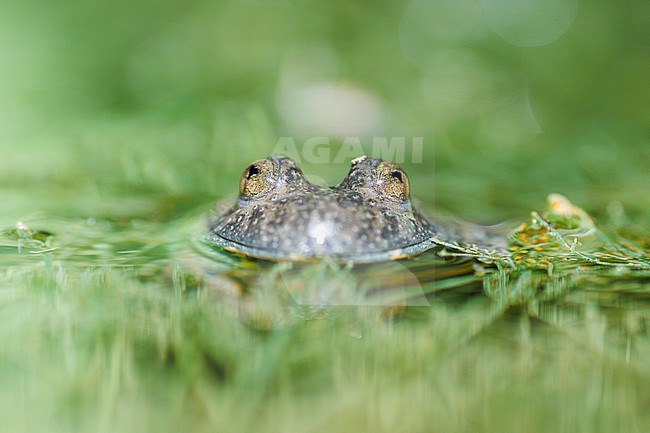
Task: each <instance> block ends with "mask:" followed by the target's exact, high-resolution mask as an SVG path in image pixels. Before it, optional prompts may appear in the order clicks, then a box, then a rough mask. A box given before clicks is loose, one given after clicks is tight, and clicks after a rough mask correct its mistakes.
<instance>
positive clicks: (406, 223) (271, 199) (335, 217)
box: [208, 157, 440, 262]
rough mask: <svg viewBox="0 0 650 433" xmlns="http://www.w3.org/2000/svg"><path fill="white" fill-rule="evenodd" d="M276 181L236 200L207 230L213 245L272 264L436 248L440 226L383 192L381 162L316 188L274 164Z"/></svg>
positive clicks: (293, 169) (356, 166)
mask: <svg viewBox="0 0 650 433" xmlns="http://www.w3.org/2000/svg"><path fill="white" fill-rule="evenodd" d="M270 160H271V161H273V162H274V163H275V164H277V169H278V171H277V173H278V176H277V180H276V181H275V185H274V187H273V188H272V189H271V190H270V191H269V192H268V193H266V194H264V195H262V196H260V197H256V198H252V199H244V198H241V197H240V198H239V199H238V201H237V203H236V204H235V206H233V207H232V208H231V209H229V210H228V211H227V212H225V213H224V214H222V215H218V216H217V217H216V218H215V219H214V220H213V221H211V223H210V226H209V230H210V231H209V235H208V240H209V242H211V243H213V244H215V245H217V246H220V247H222V248H225V249H227V250H230V251H235V252H238V253H242V254H245V255H248V256H252V257H257V258H261V259H267V260H282V259H289V260H300V259H310V258H315V257H326V256H327V257H333V258H335V259H342V260H346V261H353V262H371V261H380V260H388V259H397V258H402V257H408V256H412V255H415V254H419V253H421V252H423V251H425V250H427V249H430V248H431V247H433V246H434V245H435V243H434V241H433V240H432V237H433V236H434V235H435V234H436V233H439V231H440V228H438V227H435V226H434V225H433V224H432V223H430V222H428V221H427V220H426V219H424V218H423V217H422V216H421V215H420V214H419V213H418V212H417V211H416V210H415V209H414V208H413V205H412V203H411V201H410V200H408V199H407V200H406V201H399V200H395V199H394V198H391V197H386V196H385V194H381V193H380V192H379V191H378V189H377V188H376V185H375V184H374V182H375V181H374V180H373V176H372V168H373V167H374V166H375V165H376V164H378V163H380V162H381V160H379V159H373V158H368V157H361V158H358V159H356V160H354V161H353V162H352V167H351V168H350V172H349V173H348V175H347V177H346V178H345V180H344V181H343V182H342V183H341V184H340V185H339V186H337V187H332V188H330V187H322V186H317V185H313V184H311V183H310V182H309V181H308V180H307V179H306V178H305V176H304V175H303V173H302V171H301V170H300V168H299V167H298V166H297V165H296V163H295V162H294V161H292V160H291V159H289V158H287V157H272V158H270Z"/></svg>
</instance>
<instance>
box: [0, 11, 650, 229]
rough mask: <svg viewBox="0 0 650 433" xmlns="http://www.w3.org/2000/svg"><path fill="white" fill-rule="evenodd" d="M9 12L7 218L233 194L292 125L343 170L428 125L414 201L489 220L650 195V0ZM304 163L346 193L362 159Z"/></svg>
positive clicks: (167, 209)
mask: <svg viewBox="0 0 650 433" xmlns="http://www.w3.org/2000/svg"><path fill="white" fill-rule="evenodd" d="M1 8H2V9H1V13H0V62H1V63H0V65H1V67H0V154H1V155H2V157H1V159H0V193H1V194H2V197H3V212H2V216H3V222H5V223H6V222H11V220H12V219H15V218H17V217H20V216H24V215H29V214H30V212H33V211H41V210H47V211H54V212H56V213H58V214H66V215H92V216H122V217H133V216H141V217H145V218H149V217H155V218H163V219H168V218H170V217H173V216H174V215H177V214H181V213H182V212H183V211H184V210H185V209H188V208H189V207H192V206H198V205H207V204H208V203H209V202H211V201H212V200H214V199H215V198H218V197H222V196H224V195H230V194H234V193H236V187H237V179H238V176H239V173H240V172H241V170H242V169H243V168H244V167H245V165H246V164H247V163H248V162H250V161H252V160H254V159H257V158H260V157H264V156H266V155H268V154H270V153H271V152H273V150H274V148H275V145H276V143H277V141H278V139H279V138H280V137H293V138H294V139H295V141H296V143H297V145H298V146H299V147H300V145H301V144H302V143H304V141H305V139H306V138H309V137H313V136H326V137H330V138H331V143H332V146H333V151H332V158H330V162H332V161H331V160H333V159H334V158H333V156H334V155H335V153H336V146H337V143H340V141H341V138H342V137H345V136H355V137H360V139H361V141H362V142H363V143H364V144H368V143H370V142H371V140H372V137H374V136H382V137H406V138H407V143H409V142H410V138H411V137H423V143H424V152H423V157H424V160H423V163H422V164H413V163H411V160H410V159H409V158H408V155H409V154H408V152H407V158H406V159H407V160H406V162H405V164H404V165H405V166H406V169H407V172H409V173H410V175H411V177H412V182H413V184H414V186H413V190H414V195H416V196H418V197H420V198H421V199H422V200H423V201H425V202H429V203H434V204H435V205H436V206H440V207H443V208H445V209H449V210H451V211H453V212H455V213H457V214H459V215H461V216H463V217H465V218H468V219H473V220H477V221H479V222H484V221H485V222H487V221H495V220H499V219H502V218H508V217H520V216H522V215H525V214H526V213H527V212H528V211H529V210H530V209H531V208H534V207H538V206H539V205H540V203H542V202H543V199H544V197H545V196H546V194H548V193H550V192H560V193H564V194H566V195H567V196H569V197H570V198H571V199H572V200H573V201H574V202H576V203H578V204H580V205H583V206H584V207H586V208H588V209H589V210H590V211H592V212H596V213H598V212H599V211H600V210H602V209H604V208H605V207H606V206H607V205H608V203H610V202H611V201H612V200H620V201H621V202H622V203H623V204H624V206H625V208H626V209H629V211H630V212H633V213H634V212H636V213H639V212H644V210H646V209H648V208H649V207H650V198H649V195H648V194H647V193H645V190H646V189H647V185H648V184H650V183H649V181H650V179H649V176H650V175H649V174H648V173H649V170H648V169H647V168H648V166H649V163H650V146H649V145H648V142H649V138H650V102H649V101H650V82H649V81H650V78H649V77H650V7H649V6H648V5H647V2H641V1H629V2H623V3H621V4H613V3H611V2H607V1H604V0H601V1H597V0H596V1H589V2H580V3H578V2H577V0H576V1H574V0H569V1H550V2H544V1H541V0H540V1H536V0H527V1H525V2H508V1H505V0H485V1H483V2H480V1H470V0H461V1H424V0H421V1H418V0H416V1H411V2H402V1H399V2H398V1H373V2H370V1H355V2H343V1H336V2H301V1H284V0H279V1H274V2H263V1H237V2H225V1H188V2H177V1H169V0H163V1H155V2H154V1H142V0H141V1H136V2H132V1H129V2H126V1H115V2H92V3H90V2H82V1H71V0H68V1H58V2H42V1H29V0H28V1H23V2H10V3H8V2H3V4H2V6H1ZM314 89H316V90H314ZM310 92H311V93H310ZM337 113H339V114H338V117H337ZM341 113H342V114H341ZM328 116H329V117H328ZM342 116H343V117H342ZM346 122H347V123H346ZM303 165H304V169H305V171H306V172H307V173H308V174H311V175H313V176H318V177H321V178H323V179H325V181H327V182H328V183H330V184H336V183H338V182H339V181H340V180H341V178H342V177H343V176H344V175H345V173H346V172H347V168H348V165H347V163H345V164H311V165H310V164H308V163H303Z"/></svg>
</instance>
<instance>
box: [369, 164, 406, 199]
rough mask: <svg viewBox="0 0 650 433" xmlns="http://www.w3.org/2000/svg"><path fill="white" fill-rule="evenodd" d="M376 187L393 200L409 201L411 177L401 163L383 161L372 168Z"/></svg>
mask: <svg viewBox="0 0 650 433" xmlns="http://www.w3.org/2000/svg"><path fill="white" fill-rule="evenodd" d="M372 174H373V182H374V185H375V189H376V190H377V191H378V192H379V193H380V194H382V195H385V196H388V197H390V198H391V199H393V200H397V201H407V200H408V199H409V194H410V192H411V188H410V186H409V179H408V177H407V176H406V173H404V170H402V169H401V168H400V166H399V165H397V164H394V163H392V162H388V161H382V162H380V163H379V164H377V165H376V166H375V167H374V168H373V169H372Z"/></svg>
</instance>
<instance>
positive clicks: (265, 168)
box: [239, 159, 278, 199]
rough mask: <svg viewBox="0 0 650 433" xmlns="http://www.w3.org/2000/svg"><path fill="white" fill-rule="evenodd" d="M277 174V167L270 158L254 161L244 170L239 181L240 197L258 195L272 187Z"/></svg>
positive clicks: (247, 197) (254, 196)
mask: <svg viewBox="0 0 650 433" xmlns="http://www.w3.org/2000/svg"><path fill="white" fill-rule="evenodd" d="M277 176H278V168H277V166H276V164H275V162H274V161H272V160H270V159H260V160H259V161H255V162H254V163H252V164H251V165H249V166H248V168H246V170H244V173H242V175H241V180H240V181H239V195H240V197H241V198H245V199H252V198H257V197H260V196H262V195H264V194H266V193H268V192H269V191H271V190H272V189H273V187H274V186H275V181H276V178H277Z"/></svg>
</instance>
